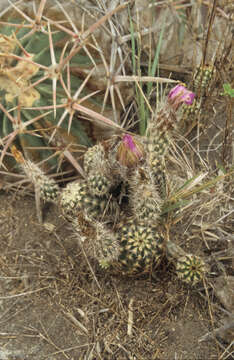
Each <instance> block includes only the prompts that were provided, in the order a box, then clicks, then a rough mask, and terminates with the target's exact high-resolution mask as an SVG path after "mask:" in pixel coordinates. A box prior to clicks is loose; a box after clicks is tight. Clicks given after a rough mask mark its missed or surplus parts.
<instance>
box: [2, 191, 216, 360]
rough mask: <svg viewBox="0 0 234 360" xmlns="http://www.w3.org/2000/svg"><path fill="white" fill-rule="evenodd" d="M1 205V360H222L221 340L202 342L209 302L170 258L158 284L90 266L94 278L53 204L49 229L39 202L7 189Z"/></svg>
mask: <svg viewBox="0 0 234 360" xmlns="http://www.w3.org/2000/svg"><path fill="white" fill-rule="evenodd" d="M0 204H1V206H0V238H1V241H0V251H1V253H0V254H1V255H0V276H1V277H0V296H1V297H0V359H2V360H26V359H30V360H41V359H50V360H60V359H61V360H62V359H74V360H76V359H118V360H120V359H137V360H138V359H142V360H150V359H152V360H153V359H156V360H157V359H158V360H160V359H165V360H171V359H181V360H182V359H183V360H187V359H191V360H192V359H196V360H197V359H218V358H219V355H220V354H221V352H222V351H221V352H220V348H219V347H218V344H217V343H216V341H215V340H210V341H206V342H199V338H200V337H201V336H203V335H204V334H205V333H207V332H208V331H210V330H211V329H212V321H211V316H210V308H209V306H208V304H207V301H206V300H205V297H204V298H203V297H201V296H200V294H199V293H198V291H196V290H191V289H189V288H188V287H187V286H185V285H183V284H182V283H181V282H180V281H179V280H178V279H177V277H176V275H175V274H174V272H173V268H172V267H171V265H170V264H168V262H167V261H166V260H165V261H164V262H163V263H162V264H161V265H160V267H159V269H157V272H156V274H155V275H154V276H153V277H152V276H151V277H149V276H144V277H139V278H124V277H122V276H116V275H112V274H109V273H107V272H105V271H103V270H101V269H100V268H99V267H98V265H97V264H96V263H95V261H93V260H92V259H89V260H90V265H91V268H92V270H93V271H94V274H95V275H94V274H93V273H92V270H91V269H90V265H89V264H88V262H87V259H86V258H85V256H84V254H83V252H82V250H81V249H80V247H79V245H78V243H77V240H76V239H75V238H74V237H73V236H72V235H71V231H70V229H69V224H68V223H66V222H65V221H64V220H63V218H62V217H60V215H59V213H58V211H57V209H56V208H55V207H54V206H52V205H51V206H49V207H47V208H46V209H45V211H44V222H45V223H49V224H53V225H54V229H53V231H49V230H48V229H46V227H45V226H44V225H40V224H38V221H37V217H36V209H35V200H34V198H33V196H25V195H24V196H23V195H21V194H16V193H11V194H6V193H3V192H2V193H1V194H0ZM130 303H131V308H132V314H133V328H132V335H131V336H129V335H128V334H127V328H128V316H129V315H128V314H129V304H130ZM212 311H213V310H212ZM214 311H215V310H214ZM213 315H214V317H213ZM213 315H212V319H213V320H214V322H215V323H214V325H217V323H216V319H218V311H217V312H216V314H213ZM216 315H217V316H216Z"/></svg>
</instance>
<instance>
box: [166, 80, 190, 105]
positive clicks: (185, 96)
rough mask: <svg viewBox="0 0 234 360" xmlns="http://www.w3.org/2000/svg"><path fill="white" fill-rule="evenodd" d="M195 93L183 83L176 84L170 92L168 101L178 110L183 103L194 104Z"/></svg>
mask: <svg viewBox="0 0 234 360" xmlns="http://www.w3.org/2000/svg"><path fill="white" fill-rule="evenodd" d="M195 96H196V95H195V94H194V93H193V92H192V91H189V90H188V89H186V87H184V86H183V85H181V84H178V85H176V86H175V87H174V88H173V89H171V91H170V92H169V94H168V103H169V105H170V106H171V107H172V108H173V109H174V110H177V109H178V108H179V107H180V105H181V104H186V105H192V103H193V100H194V98H195Z"/></svg>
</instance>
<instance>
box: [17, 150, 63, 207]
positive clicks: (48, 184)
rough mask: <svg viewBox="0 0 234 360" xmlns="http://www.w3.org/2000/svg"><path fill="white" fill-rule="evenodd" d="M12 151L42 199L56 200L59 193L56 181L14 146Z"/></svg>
mask: <svg viewBox="0 0 234 360" xmlns="http://www.w3.org/2000/svg"><path fill="white" fill-rule="evenodd" d="M12 153H13V155H14V157H15V159H16V161H17V162H18V163H19V165H20V167H21V169H22V170H23V172H24V173H25V175H26V176H27V178H28V179H29V180H30V181H31V182H32V183H33V184H34V186H35V187H36V188H37V189H39V192H40V196H41V198H42V199H43V200H44V201H50V202H57V200H58V194H59V186H58V185H57V183H56V182H55V181H54V180H53V179H51V178H49V177H48V176H47V175H45V174H44V172H43V171H42V170H41V169H40V168H39V167H38V166H37V165H36V164H34V163H33V162H32V161H30V160H26V159H24V157H23V155H22V154H21V152H20V151H18V150H17V149H16V148H15V147H12Z"/></svg>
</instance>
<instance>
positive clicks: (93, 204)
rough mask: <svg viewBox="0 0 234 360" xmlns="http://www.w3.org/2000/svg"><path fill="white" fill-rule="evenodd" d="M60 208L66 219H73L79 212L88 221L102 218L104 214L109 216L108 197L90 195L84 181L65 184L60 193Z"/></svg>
mask: <svg viewBox="0 0 234 360" xmlns="http://www.w3.org/2000/svg"><path fill="white" fill-rule="evenodd" d="M111 204H112V203H111ZM60 207H61V210H62V212H63V214H64V216H65V217H67V218H73V217H75V216H76V214H77V213H78V212H79V211H81V210H82V211H83V212H85V215H86V216H87V217H88V218H90V219H101V218H104V214H105V212H107V216H110V214H111V211H110V208H109V201H108V197H107V196H103V197H100V196H95V195H92V194H91V193H90V191H89V187H88V185H87V183H86V182H85V181H77V182H72V183H69V184H67V186H66V188H65V189H64V190H63V191H62V193H61V198H60Z"/></svg>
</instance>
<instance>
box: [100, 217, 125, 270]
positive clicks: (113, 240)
mask: <svg viewBox="0 0 234 360" xmlns="http://www.w3.org/2000/svg"><path fill="white" fill-rule="evenodd" d="M95 227H96V231H97V236H96V241H95V252H96V257H97V259H98V261H99V264H100V266H101V267H102V268H105V269H106V268H108V267H109V266H110V265H111V264H112V263H113V262H114V261H117V260H118V257H119V254H120V244H119V242H118V234H116V233H115V232H114V231H112V230H111V229H109V228H107V227H106V226H105V225H103V224H102V223H96V224H95Z"/></svg>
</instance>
